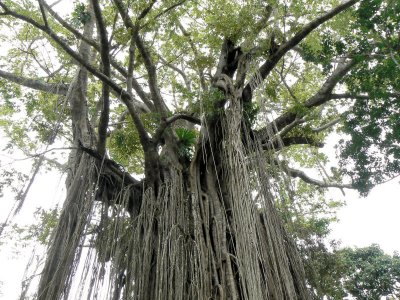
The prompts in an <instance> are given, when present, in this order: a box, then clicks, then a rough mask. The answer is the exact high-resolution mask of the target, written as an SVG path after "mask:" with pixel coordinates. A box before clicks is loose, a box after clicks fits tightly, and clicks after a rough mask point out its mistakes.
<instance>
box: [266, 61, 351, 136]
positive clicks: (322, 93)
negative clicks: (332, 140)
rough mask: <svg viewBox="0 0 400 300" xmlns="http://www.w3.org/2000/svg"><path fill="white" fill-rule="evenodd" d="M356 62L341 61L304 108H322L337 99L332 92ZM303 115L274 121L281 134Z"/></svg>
mask: <svg viewBox="0 0 400 300" xmlns="http://www.w3.org/2000/svg"><path fill="white" fill-rule="evenodd" d="M355 64H356V62H355V61H354V60H350V61H347V62H345V61H344V60H343V61H341V62H340V63H339V64H338V66H337V67H336V69H335V70H334V71H333V72H332V74H331V75H330V76H329V77H328V78H327V79H326V81H325V82H324V84H323V85H322V87H321V88H320V89H319V91H318V92H317V93H315V94H314V95H313V96H312V97H310V98H309V99H308V100H307V101H305V103H304V106H305V107H306V108H312V107H316V106H320V105H322V104H324V103H326V102H327V101H329V100H331V99H337V98H335V97H334V96H332V90H333V89H334V88H335V86H336V84H337V83H338V82H339V81H340V80H341V79H342V78H343V77H344V76H345V75H346V74H347V72H349V70H350V69H351V68H352V67H354V65H355ZM301 117H303V115H299V114H298V113H296V112H290V111H289V112H286V113H284V114H283V115H281V116H279V117H278V118H276V119H275V120H273V121H272V123H273V124H275V126H276V128H277V131H278V132H279V131H280V130H282V129H283V128H284V127H286V126H287V125H289V124H291V123H292V122H293V121H294V120H295V119H296V118H301Z"/></svg>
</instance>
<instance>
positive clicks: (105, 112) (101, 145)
mask: <svg viewBox="0 0 400 300" xmlns="http://www.w3.org/2000/svg"><path fill="white" fill-rule="evenodd" d="M92 4H93V10H94V15H95V16H96V22H97V30H98V32H99V35H100V44H101V50H100V54H101V63H102V69H103V73H104V75H105V76H107V77H110V76H111V68H110V56H109V55H110V46H109V44H108V37H107V30H106V26H105V24H104V20H103V16H102V14H101V9H100V4H99V1H98V0H92ZM102 101H103V107H102V110H101V115H100V120H99V126H98V135H99V140H98V142H97V151H99V153H100V155H102V156H104V154H105V152H106V139H107V128H108V121H109V118H110V87H109V85H108V84H106V83H104V82H103V87H102Z"/></svg>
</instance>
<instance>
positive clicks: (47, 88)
mask: <svg viewBox="0 0 400 300" xmlns="http://www.w3.org/2000/svg"><path fill="white" fill-rule="evenodd" d="M0 77H2V78H4V79H7V80H10V81H12V82H14V83H17V84H20V85H23V86H26V87H28V88H31V89H34V90H38V91H43V92H47V93H52V94H56V95H66V94H67V91H68V85H66V84H63V83H45V82H43V81H41V80H38V79H31V78H26V77H22V76H19V75H15V74H13V73H9V72H6V71H2V70H0Z"/></svg>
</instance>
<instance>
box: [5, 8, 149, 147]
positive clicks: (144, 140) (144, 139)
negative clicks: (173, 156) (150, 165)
mask: <svg viewBox="0 0 400 300" xmlns="http://www.w3.org/2000/svg"><path fill="white" fill-rule="evenodd" d="M0 7H1V8H3V10H4V13H3V14H7V15H10V16H13V17H14V18H16V19H19V20H22V21H25V22H27V23H29V24H31V25H33V26H34V27H36V28H37V29H39V30H41V31H43V32H44V33H46V34H47V35H48V36H49V37H50V38H51V39H52V40H53V41H54V42H55V43H57V44H58V45H59V46H60V47H61V48H62V49H63V50H64V51H65V52H66V53H67V54H68V55H70V56H71V57H72V58H73V59H74V60H76V61H77V62H78V63H79V64H81V65H82V66H84V67H85V68H86V69H87V70H88V71H89V72H90V73H92V74H93V75H94V76H95V77H97V78H98V79H100V80H101V81H102V82H104V83H106V84H108V85H109V86H110V87H111V88H112V89H113V90H114V91H115V92H116V93H117V94H118V95H120V99H121V100H122V102H123V103H124V104H125V105H126V107H127V108H128V111H129V113H130V115H131V117H132V119H133V122H134V124H135V126H136V129H137V130H138V133H139V137H140V141H141V144H142V146H143V148H144V149H147V148H148V147H149V146H150V138H149V136H148V134H147V132H146V129H145V127H144V125H143V123H142V121H141V119H140V117H139V113H138V111H137V109H136V107H135V105H134V103H133V101H132V98H131V97H130V95H129V94H128V93H127V92H126V91H125V90H124V89H123V88H122V87H120V86H119V85H118V84H116V83H115V82H114V81H113V80H111V79H110V78H109V77H108V76H106V75H105V74H104V73H102V72H100V71H99V70H98V69H96V67H94V66H93V65H91V64H90V62H88V61H87V60H85V59H83V58H82V57H81V56H80V55H79V53H77V52H76V51H74V50H73V49H72V48H71V47H70V46H69V45H68V44H67V43H66V42H65V41H64V39H62V38H61V37H59V36H58V35H57V34H56V33H55V32H54V31H52V30H51V28H48V27H45V26H44V25H41V24H40V23H38V22H36V21H35V20H33V19H31V18H30V17H27V16H25V15H21V14H19V13H17V12H15V11H12V10H10V9H9V7H8V6H6V5H5V4H4V3H2V2H0Z"/></svg>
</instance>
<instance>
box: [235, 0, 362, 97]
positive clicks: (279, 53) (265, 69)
mask: <svg viewBox="0 0 400 300" xmlns="http://www.w3.org/2000/svg"><path fill="white" fill-rule="evenodd" d="M358 1H359V0H349V1H346V2H344V3H342V4H341V5H339V6H337V7H336V8H334V9H332V10H330V11H329V12H327V13H326V14H324V15H322V16H321V17H319V18H316V19H315V20H314V21H311V22H310V23H308V24H307V25H305V26H304V27H303V28H302V29H301V30H300V31H299V32H298V33H297V34H295V35H294V36H293V37H292V38H291V39H290V40H288V41H287V42H285V43H283V44H282V45H281V46H280V47H279V48H278V49H277V50H276V51H275V52H274V53H272V54H271V55H270V56H269V57H268V59H267V60H266V61H265V62H264V64H262V65H261V67H260V68H259V70H258V71H257V74H255V75H253V77H252V78H250V80H249V82H248V83H247V85H246V87H245V88H244V90H243V94H242V99H243V101H244V102H250V101H251V99H252V96H253V89H256V88H257V87H258V85H259V84H260V82H259V77H261V79H262V80H264V79H265V78H266V77H267V76H268V74H269V73H270V72H271V71H272V70H273V69H274V67H275V66H276V65H277V64H278V62H279V61H280V59H281V58H282V57H283V56H284V55H285V54H286V53H287V52H289V51H290V50H291V49H293V48H294V47H295V46H297V45H298V44H299V43H300V42H301V41H302V40H303V39H304V38H306V37H307V36H308V35H309V34H310V33H311V32H312V31H313V30H314V29H316V28H317V27H319V26H320V25H322V24H324V23H325V22H326V21H328V20H330V19H332V18H333V17H335V16H336V15H338V14H339V13H341V12H342V11H344V10H345V9H347V8H349V7H350V6H352V5H354V4H355V3H357V2H358Z"/></svg>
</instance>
